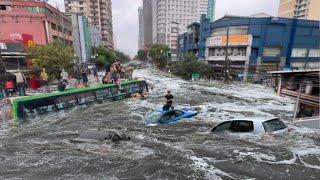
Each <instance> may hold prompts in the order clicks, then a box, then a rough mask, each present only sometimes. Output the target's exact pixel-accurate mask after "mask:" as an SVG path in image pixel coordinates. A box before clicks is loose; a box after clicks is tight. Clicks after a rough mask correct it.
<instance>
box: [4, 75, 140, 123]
mask: <svg viewBox="0 0 320 180" xmlns="http://www.w3.org/2000/svg"><path fill="white" fill-rule="evenodd" d="M145 83H146V82H145V81H140V80H131V81H122V82H121V89H119V88H118V87H117V86H116V85H115V84H100V85H95V86H90V87H83V88H71V89H67V90H66V91H63V92H52V93H45V94H40V95H34V96H23V97H13V98H10V103H11V104H10V106H11V110H10V111H11V116H12V120H13V125H14V126H17V125H19V124H21V123H22V122H23V121H24V120H25V119H28V118H34V117H36V116H38V115H43V114H46V113H50V112H57V111H61V110H65V109H69V108H72V107H75V106H83V105H89V104H92V103H95V102H99V103H101V102H106V101H115V100H121V99H124V98H127V97H130V96H131V94H134V93H142V92H143V89H144V86H143V85H144V84H145Z"/></svg>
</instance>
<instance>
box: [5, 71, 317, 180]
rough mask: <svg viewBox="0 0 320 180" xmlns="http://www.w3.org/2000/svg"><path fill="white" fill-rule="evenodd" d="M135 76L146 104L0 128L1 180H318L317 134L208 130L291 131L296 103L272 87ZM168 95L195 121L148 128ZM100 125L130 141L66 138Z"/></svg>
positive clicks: (95, 108) (101, 107) (121, 104)
mask: <svg viewBox="0 0 320 180" xmlns="http://www.w3.org/2000/svg"><path fill="white" fill-rule="evenodd" d="M134 76H136V77H144V78H146V80H147V82H148V83H149V86H150V87H149V88H150V89H152V90H150V96H149V98H147V99H146V100H137V99H126V100H123V101H117V102H110V103H104V104H96V105H92V106H89V107H84V108H80V109H75V110H72V111H69V112H66V113H59V114H52V115H50V116H47V117H39V119H37V120H33V121H31V122H29V123H26V124H23V125H22V126H21V127H19V128H13V129H11V130H7V131H0V179H303V180H305V179H320V131H317V130H311V129H307V128H302V127H295V126H291V127H292V128H293V131H292V132H290V133H289V134H288V135H287V136H285V137H277V138H276V139H275V140H269V141H268V140H262V138H261V137H259V136H248V135H243V134H220V135H216V134H212V133H210V129H211V128H212V127H213V126H215V125H217V123H218V122H221V121H222V120H227V119H231V118H235V117H237V118H239V117H240V118H241V117H250V116H271V115H273V116H277V117H281V118H282V120H284V121H285V122H286V123H287V124H289V126H290V123H291V116H292V111H293V106H294V102H293V101H291V100H289V99H286V98H280V97H276V96H275V95H273V91H272V89H269V88H266V87H264V86H261V85H253V84H243V83H235V84H231V85H225V84H223V83H221V82H217V81H214V82H204V81H200V82H188V81H184V80H181V79H179V78H175V77H169V76H166V75H165V74H163V73H161V72H159V71H156V70H152V69H142V70H137V71H136V72H135V73H134ZM151 87H152V88H151ZM167 90H171V91H172V94H173V95H174V96H175V104H174V106H175V107H186V106H187V107H192V108H194V109H196V110H197V111H198V113H199V114H198V116H196V117H194V118H192V119H190V120H183V121H180V122H177V123H172V124H165V125H159V126H156V127H146V126H145V124H144V121H143V117H144V116H145V115H146V113H147V112H149V111H151V110H152V109H154V108H156V107H161V106H162V105H163V103H164V95H165V93H166V91H167ZM98 128H102V129H113V130H114V129H115V130H120V131H123V132H125V133H126V134H127V135H128V136H130V137H131V138H132V140H131V141H122V142H119V143H113V142H109V141H108V142H104V143H74V142H72V141H70V140H71V139H74V138H76V137H78V136H79V134H80V133H81V132H83V131H85V130H88V129H98Z"/></svg>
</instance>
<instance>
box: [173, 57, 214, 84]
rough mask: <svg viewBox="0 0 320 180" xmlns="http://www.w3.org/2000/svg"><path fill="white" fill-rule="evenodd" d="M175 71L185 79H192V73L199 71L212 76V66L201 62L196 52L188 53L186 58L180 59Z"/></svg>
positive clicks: (202, 74)
mask: <svg viewBox="0 0 320 180" xmlns="http://www.w3.org/2000/svg"><path fill="white" fill-rule="evenodd" d="M173 73H174V74H175V75H177V76H180V77H182V78H183V79H190V78H191V76H192V73H199V74H200V75H201V76H206V77H212V76H213V75H214V71H213V69H212V67H210V66H208V65H206V64H204V63H203V62H200V61H199V60H198V59H197V57H196V55H195V54H194V53H188V54H187V55H186V56H185V58H184V60H181V61H178V62H177V63H176V65H175V66H174V69H173Z"/></svg>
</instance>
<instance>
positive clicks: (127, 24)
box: [49, 0, 279, 56]
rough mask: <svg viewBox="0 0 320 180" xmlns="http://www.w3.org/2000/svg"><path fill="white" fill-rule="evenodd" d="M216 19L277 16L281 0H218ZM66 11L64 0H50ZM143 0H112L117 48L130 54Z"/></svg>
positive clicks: (135, 50) (134, 50)
mask: <svg viewBox="0 0 320 180" xmlns="http://www.w3.org/2000/svg"><path fill="white" fill-rule="evenodd" d="M216 1H217V4H216V19H217V18H221V17H223V16H224V15H225V14H229V15H239V16H249V15H253V14H257V13H261V12H264V13H267V14H270V15H272V16H277V12H278V5H279V0H216ZM49 2H50V3H51V4H52V5H54V6H56V5H58V6H59V7H60V10H63V11H64V3H63V0H49ZM141 4H142V2H141V0H112V8H113V9H112V11H113V31H114V35H115V37H116V48H117V49H119V50H121V51H123V52H124V53H126V54H129V55H130V56H134V55H135V54H136V52H137V49H138V28H139V27H138V11H137V9H138V7H139V6H140V5H141Z"/></svg>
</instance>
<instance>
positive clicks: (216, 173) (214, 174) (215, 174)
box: [189, 156, 236, 180]
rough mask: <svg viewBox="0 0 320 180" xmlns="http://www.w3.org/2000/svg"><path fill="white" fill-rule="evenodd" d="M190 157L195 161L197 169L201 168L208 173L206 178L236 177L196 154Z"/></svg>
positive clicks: (214, 179)
mask: <svg viewBox="0 0 320 180" xmlns="http://www.w3.org/2000/svg"><path fill="white" fill-rule="evenodd" d="M189 158H190V159H191V160H192V161H193V167H194V168H195V169H196V170H201V171H203V172H205V173H206V179H213V180H222V179H223V178H222V177H221V176H226V177H229V178H231V179H236V178H234V177H232V176H231V175H229V174H228V173H226V172H224V171H221V170H220V169H218V168H216V167H214V166H212V165H209V164H208V163H207V162H206V161H205V160H204V159H203V158H199V157H196V156H190V157H189Z"/></svg>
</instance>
